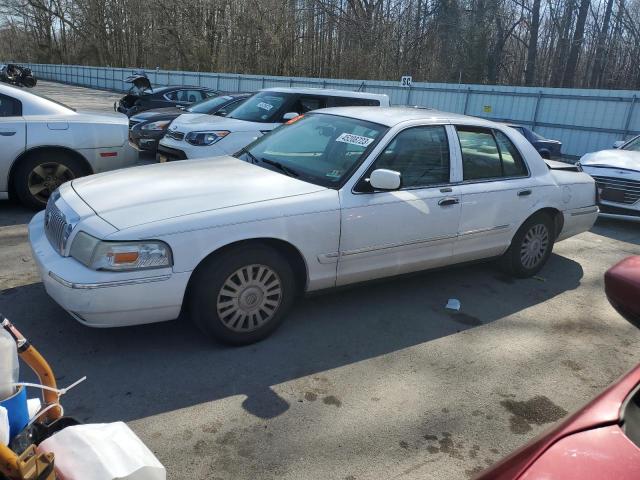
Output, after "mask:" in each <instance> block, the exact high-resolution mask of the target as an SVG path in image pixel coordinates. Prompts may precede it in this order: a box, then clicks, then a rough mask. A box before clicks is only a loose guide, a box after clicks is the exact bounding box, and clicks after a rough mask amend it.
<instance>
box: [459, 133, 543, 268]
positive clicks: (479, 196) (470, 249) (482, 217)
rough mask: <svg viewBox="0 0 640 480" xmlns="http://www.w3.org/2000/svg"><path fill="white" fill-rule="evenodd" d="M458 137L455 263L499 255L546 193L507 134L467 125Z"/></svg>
mask: <svg viewBox="0 0 640 480" xmlns="http://www.w3.org/2000/svg"><path fill="white" fill-rule="evenodd" d="M456 133H457V137H458V144H457V145H456V147H457V148H459V149H460V150H459V152H460V156H461V159H462V183H461V184H460V185H459V193H460V194H461V202H462V208H461V215H460V231H459V235H458V239H457V241H456V245H455V247H454V257H455V260H456V261H468V260H475V259H480V258H486V257H491V256H494V255H500V254H502V253H503V252H504V251H505V250H506V249H507V248H508V246H509V243H510V241H511V238H512V237H513V234H514V233H515V231H516V230H517V229H518V228H519V227H520V225H521V224H522V223H523V222H524V220H525V219H526V218H527V217H528V216H529V214H530V212H531V211H532V209H533V205H534V203H535V202H537V201H538V197H539V195H540V194H541V193H540V192H541V190H542V189H537V188H535V185H534V183H535V182H534V180H533V179H532V178H531V176H530V173H529V171H528V168H527V166H526V163H525V161H524V159H523V157H522V155H521V154H520V152H519V151H518V149H517V148H516V147H515V145H514V143H513V142H512V141H511V140H510V139H509V137H508V136H507V135H506V134H505V133H504V132H502V131H500V130H497V129H490V128H485V127H475V126H466V125H465V126H456Z"/></svg>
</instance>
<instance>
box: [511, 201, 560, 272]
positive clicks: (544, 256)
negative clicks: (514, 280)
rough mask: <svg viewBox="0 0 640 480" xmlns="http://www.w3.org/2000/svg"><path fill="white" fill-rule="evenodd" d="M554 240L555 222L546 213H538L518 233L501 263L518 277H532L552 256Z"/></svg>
mask: <svg viewBox="0 0 640 480" xmlns="http://www.w3.org/2000/svg"><path fill="white" fill-rule="evenodd" d="M554 240H555V232H554V226H553V220H552V219H551V217H550V216H549V215H547V214H545V213H538V214H536V215H534V216H532V217H531V218H530V219H528V220H527V221H526V222H525V223H524V224H523V225H522V226H521V227H520V229H519V230H518V231H517V232H516V234H515V236H514V237H513V240H512V241H511V246H510V247H509V250H507V252H506V253H505V254H504V256H503V257H502V262H501V263H502V265H503V267H505V268H506V269H507V270H508V271H509V272H510V273H512V274H513V275H515V276H516V277H520V278H526V277H531V276H533V275H535V274H536V273H538V272H539V271H540V269H541V268H542V267H543V266H544V264H545V263H546V262H547V260H548V259H549V257H550V256H551V251H552V250H553V243H554Z"/></svg>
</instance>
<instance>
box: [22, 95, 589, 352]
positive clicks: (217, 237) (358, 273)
mask: <svg viewBox="0 0 640 480" xmlns="http://www.w3.org/2000/svg"><path fill="white" fill-rule="evenodd" d="M458 139H461V140H464V142H463V143H464V145H465V146H464V148H462V149H461V148H460V143H461V142H460V141H459V140H458ZM487 139H491V140H492V141H493V142H494V143H493V149H492V150H490V149H489V148H488V147H487V145H486V141H487ZM564 167H566V168H565V169H563V170H551V169H549V168H548V167H547V165H546V164H545V163H544V161H543V160H542V159H541V158H540V156H539V155H538V154H537V153H536V151H535V150H534V148H533V147H532V146H531V145H530V144H529V143H528V142H526V141H525V139H524V138H522V136H521V135H518V134H516V132H515V131H514V130H512V129H510V128H508V127H505V126H503V125H499V124H496V123H492V122H488V121H485V120H481V119H478V118H472V117H466V116H462V115H455V114H449V113H442V112H437V111H434V110H426V109H414V108H380V107H369V108H367V107H350V108H348V107H343V108H331V109H326V110H320V111H318V112H315V113H314V112H312V113H309V114H306V115H304V116H303V117H297V118H296V119H295V120H294V121H291V122H289V124H288V125H286V126H283V127H281V128H279V129H277V130H275V131H273V132H271V133H270V134H269V135H266V136H264V137H260V138H259V139H257V140H256V141H255V142H253V143H252V144H251V145H249V146H247V147H245V148H243V149H242V150H241V151H240V152H238V153H237V154H236V155H235V156H234V157H229V156H225V157H222V158H217V159H213V160H211V159H203V160H194V161H188V162H170V163H160V164H154V165H148V166H144V167H137V168H133V169H127V170H126V171H120V172H112V173H107V174H103V175H97V176H92V177H89V178H87V179H80V180H74V181H73V182H71V183H67V184H65V185H63V186H62V187H60V189H59V191H58V192H56V195H54V196H53V197H52V198H51V199H50V201H49V204H48V206H47V211H46V213H45V212H43V213H40V214H38V215H36V216H35V217H34V218H33V220H32V221H31V222H30V224H29V239H30V242H31V246H32V249H33V255H34V258H35V260H36V264H37V266H38V268H39V271H40V275H41V277H42V281H43V282H44V285H45V288H46V290H47V292H48V293H49V295H51V297H52V298H53V299H54V300H55V301H56V302H58V303H59V304H60V305H61V306H62V307H63V308H64V309H65V310H67V311H68V312H69V313H71V315H72V316H74V317H75V318H76V319H78V320H79V321H80V322H82V323H84V324H85V325H90V326H95V327H112V326H118V325H133V324H137V323H150V322H159V321H163V320H171V319H174V318H176V317H177V316H178V314H179V313H180V312H181V311H182V310H183V308H184V307H187V306H188V308H185V311H188V312H189V315H190V316H191V318H192V319H193V320H194V321H195V323H196V324H197V325H198V326H199V327H200V328H201V329H202V330H203V331H204V332H206V333H207V334H209V335H211V336H212V337H214V338H216V339H218V340H221V341H224V342H227V343H232V344H247V343H251V342H255V341H257V340H260V339H262V338H264V337H266V336H267V335H269V334H270V333H271V332H272V331H273V330H275V328H276V327H277V326H278V325H279V324H280V323H281V322H282V320H283V319H284V317H285V315H286V313H287V311H288V310H289V308H290V307H291V305H292V303H293V301H294V298H295V297H296V296H297V295H298V294H300V293H304V292H311V291H316V290H321V289H326V288H330V287H335V286H341V285H347V284H352V283H356V282H361V281H366V280H371V279H375V278H382V277H389V276H393V275H398V274H403V273H408V272H414V271H418V270H424V269H428V268H433V267H441V266H444V265H450V264H455V263H459V262H467V261H473V260H479V259H487V258H495V257H501V258H502V264H503V266H504V267H505V268H506V269H508V270H509V271H510V272H512V273H513V274H514V275H515V276H518V277H528V276H531V275H534V274H535V273H537V272H538V271H539V270H540V269H541V268H542V266H543V265H544V264H545V262H546V261H547V259H548V258H549V256H550V255H551V251H552V248H553V244H554V242H556V241H559V240H563V239H565V238H568V237H570V236H572V235H575V234H578V233H581V232H584V231H586V230H588V229H589V228H590V227H591V226H592V224H593V222H594V221H595V219H596V216H597V207H596V206H595V186H594V182H593V179H592V178H591V177H589V176H588V175H586V174H584V173H581V172H579V171H578V169H575V168H574V171H570V170H568V169H567V168H570V166H567V165H564ZM463 205H464V208H463ZM52 218H53V219H56V221H55V222H52V221H51V220H48V219H52ZM61 232H64V233H61Z"/></svg>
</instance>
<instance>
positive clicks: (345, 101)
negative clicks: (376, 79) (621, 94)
mask: <svg viewBox="0 0 640 480" xmlns="http://www.w3.org/2000/svg"><path fill="white" fill-rule="evenodd" d="M379 106H380V100H375V99H373V98H350V97H328V98H327V107H379Z"/></svg>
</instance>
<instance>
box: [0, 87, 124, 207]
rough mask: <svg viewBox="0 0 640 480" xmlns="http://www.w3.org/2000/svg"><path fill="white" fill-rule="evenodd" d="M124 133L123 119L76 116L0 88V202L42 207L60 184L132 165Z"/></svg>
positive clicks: (39, 99) (64, 108) (50, 102)
mask: <svg viewBox="0 0 640 480" xmlns="http://www.w3.org/2000/svg"><path fill="white" fill-rule="evenodd" d="M127 133H128V127H127V118H126V117H125V116H123V115H120V114H96V113H82V112H77V111H75V110H73V109H71V108H69V107H67V106H65V105H62V104H61V103H58V102H55V101H53V100H49V99H47V98H44V97H41V96H38V95H35V94H33V93H29V92H26V91H24V90H22V89H19V88H15V87H11V86H8V85H0V147H2V150H1V151H0V198H7V197H8V196H9V194H10V193H11V194H12V195H15V196H16V197H17V198H18V199H19V200H20V201H21V202H22V203H23V204H25V205H27V206H29V207H32V208H44V207H45V205H46V204H47V200H48V198H49V195H51V192H53V191H54V190H55V189H56V188H58V187H59V186H60V185H61V184H62V183H64V182H67V181H69V180H73V179H74V178H78V177H81V176H84V175H89V174H91V173H98V172H104V171H107V170H113V169H116V168H121V167H125V166H130V165H133V164H134V163H135V161H136V155H135V150H133V149H132V148H131V147H130V146H129V142H128V141H127Z"/></svg>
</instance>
